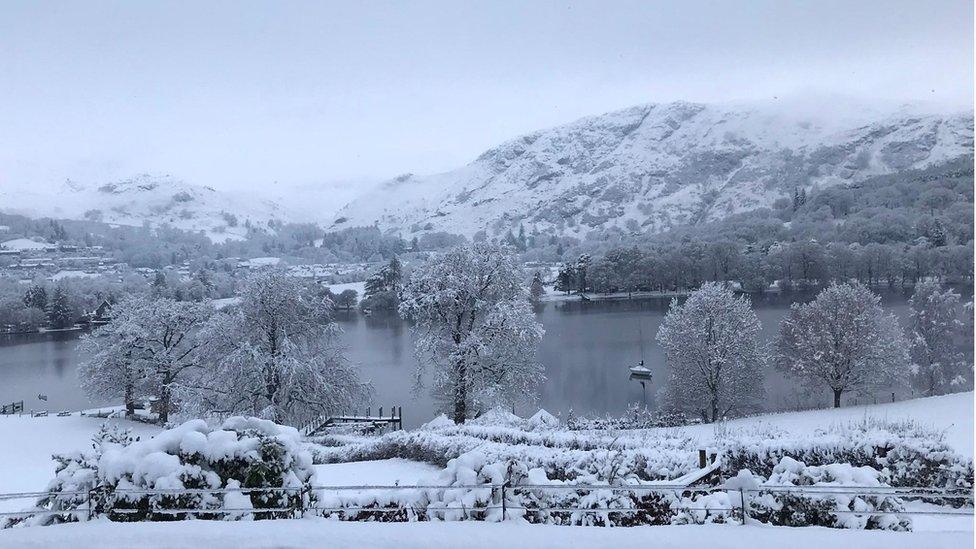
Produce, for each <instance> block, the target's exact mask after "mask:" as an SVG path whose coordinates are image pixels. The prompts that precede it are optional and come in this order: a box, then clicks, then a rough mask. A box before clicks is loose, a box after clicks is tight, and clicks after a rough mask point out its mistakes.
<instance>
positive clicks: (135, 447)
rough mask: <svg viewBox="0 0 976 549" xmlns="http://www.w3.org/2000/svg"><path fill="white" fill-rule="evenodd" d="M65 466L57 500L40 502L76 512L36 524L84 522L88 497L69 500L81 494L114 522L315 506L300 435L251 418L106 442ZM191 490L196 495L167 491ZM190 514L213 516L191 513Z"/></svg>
mask: <svg viewBox="0 0 976 549" xmlns="http://www.w3.org/2000/svg"><path fill="white" fill-rule="evenodd" d="M58 460H59V466H58V472H57V476H56V477H55V479H54V480H53V481H52V482H51V483H50V484H49V486H48V491H50V492H55V493H56V495H54V496H53V497H51V498H44V499H41V500H39V501H38V502H37V510H38V511H46V510H51V509H65V510H71V511H72V513H66V514H63V515H62V514H56V515H53V516H54V517H57V518H55V519H53V520H51V519H49V518H47V517H50V516H52V515H44V514H37V515H35V516H34V517H31V518H29V519H28V520H27V521H26V522H27V523H29V524H51V523H53V522H65V521H74V520H78V513H79V508H80V507H81V506H82V505H84V502H85V498H84V497H80V498H79V497H78V496H77V495H73V494H69V492H73V491H77V490H82V491H85V492H90V493H92V494H93V496H92V501H91V513H92V514H93V515H96V516H105V517H107V518H109V519H110V520H113V521H139V520H179V519H185V518H188V517H190V516H192V517H194V518H200V519H239V518H252V517H253V518H258V519H263V518H279V517H287V516H294V514H295V511H292V509H294V510H299V509H300V508H301V507H302V505H304V504H307V503H308V501H307V498H308V497H309V489H310V488H311V477H312V473H313V469H312V458H311V455H310V454H309V453H308V452H307V451H306V450H305V449H304V448H303V446H302V443H301V437H300V435H299V433H298V431H297V430H296V429H294V428H291V427H285V426H281V425H277V424H275V423H272V422H270V421H267V420H262V419H257V418H244V417H232V418H229V419H227V420H226V421H225V422H224V423H223V425H221V426H220V427H219V428H217V429H212V428H210V427H208V426H207V424H206V422H204V421H202V420H192V421H188V422H186V423H184V424H182V425H179V426H177V427H175V428H173V429H168V430H166V431H162V432H161V433H159V434H157V435H156V436H154V437H153V438H150V439H146V440H131V439H129V438H128V437H125V436H114V437H112V436H103V437H102V438H101V440H99V441H97V443H96V444H95V446H94V448H93V450H91V451H86V452H78V453H74V454H70V455H66V456H63V457H60V458H58ZM187 489H189V490H195V491H193V492H189V493H187V492H180V493H172V492H169V493H168V492H167V491H177V490H180V491H182V490H187ZM227 489H229V490H230V491H229V492H208V491H207V490H227ZM260 489H274V490H260ZM252 490H253V491H252ZM147 492H149V493H147ZM58 494H64V496H62V495H58ZM185 509H190V510H204V511H209V510H212V511H213V512H212V513H210V512H204V513H199V512H195V513H192V515H191V514H190V513H188V512H186V511H183V510H185ZM252 509H276V511H264V512H257V513H252V512H250V511H251V510H252ZM280 509H284V511H281V510H280ZM85 512H87V508H86V509H85Z"/></svg>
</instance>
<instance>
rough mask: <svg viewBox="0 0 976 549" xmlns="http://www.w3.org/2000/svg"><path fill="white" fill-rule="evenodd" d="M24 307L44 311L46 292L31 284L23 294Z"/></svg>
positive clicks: (40, 287)
mask: <svg viewBox="0 0 976 549" xmlns="http://www.w3.org/2000/svg"><path fill="white" fill-rule="evenodd" d="M24 307H27V308H28V309H29V308H35V309H44V308H46V307H47V290H45V289H44V286H41V285H40V284H31V285H30V287H28V288H27V291H26V292H24Z"/></svg>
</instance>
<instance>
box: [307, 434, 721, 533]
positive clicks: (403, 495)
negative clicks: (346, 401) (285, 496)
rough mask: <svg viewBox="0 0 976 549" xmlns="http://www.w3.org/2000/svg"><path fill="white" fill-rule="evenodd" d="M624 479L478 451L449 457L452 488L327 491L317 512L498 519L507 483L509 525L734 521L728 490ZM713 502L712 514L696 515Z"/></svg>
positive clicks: (442, 479) (441, 479)
mask: <svg viewBox="0 0 976 549" xmlns="http://www.w3.org/2000/svg"><path fill="white" fill-rule="evenodd" d="M619 480H620V479H618V482H616V483H615V484H610V483H607V482H605V481H603V482H601V481H600V480H598V479H596V478H592V477H589V478H585V479H583V478H579V479H577V480H574V481H569V482H567V481H563V480H554V479H550V478H549V477H548V476H547V474H546V471H545V470H544V469H542V468H540V467H535V468H532V467H530V466H528V465H527V464H526V463H525V462H523V461H520V460H517V459H508V460H502V461H495V460H493V459H492V457H491V456H490V455H488V454H486V453H485V452H482V451H480V449H479V450H475V451H471V452H467V453H465V454H463V455H461V456H460V457H457V458H455V459H452V460H450V461H449V462H448V464H447V467H446V468H445V469H444V471H442V472H441V473H439V474H438V476H437V477H436V478H433V479H431V480H430V481H429V482H430V484H431V485H436V486H445V488H436V489H430V488H417V489H409V488H407V489H400V490H362V491H356V492H348V491H338V492H327V491H323V492H321V493H317V494H316V497H315V505H316V507H317V509H318V510H317V514H319V515H322V516H327V517H331V518H337V519H340V520H356V521H364V520H365V521H382V522H401V521H418V520H419V521H426V520H446V521H458V520H475V521H489V522H497V521H500V520H502V515H503V513H502V500H501V498H502V490H501V489H500V488H499V487H500V486H501V485H502V484H503V483H505V482H508V483H509V484H508V487H507V488H506V489H505V491H504V494H505V507H506V512H505V513H504V515H505V518H506V519H508V520H525V521H527V522H530V523H543V524H562V525H600V526H637V525H646V524H659V525H661V524H688V523H698V524H701V523H705V522H728V521H734V520H735V519H734V518H733V516H732V515H733V512H732V507H731V506H730V505H729V504H728V503H729V502H728V501H727V495H726V494H724V493H721V494H690V493H689V494H686V495H685V497H682V494H681V493H680V492H681V491H680V490H679V491H666V492H646V491H642V490H628V489H619V488H618V489H612V487H613V486H620V482H619ZM631 482H634V481H631ZM583 485H590V486H597V488H595V489H594V488H590V487H583ZM575 486H580V487H579V488H574V487H575ZM601 486H602V487H601ZM543 487H544V488H543ZM709 505H710V506H711V507H713V509H710V510H708V511H704V512H698V511H696V510H697V509H699V508H702V507H705V506H709ZM570 509H572V510H570Z"/></svg>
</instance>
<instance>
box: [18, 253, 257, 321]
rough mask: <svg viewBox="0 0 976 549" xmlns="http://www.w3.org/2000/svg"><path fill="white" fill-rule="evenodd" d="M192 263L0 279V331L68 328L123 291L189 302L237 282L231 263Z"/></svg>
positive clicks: (224, 292)
mask: <svg viewBox="0 0 976 549" xmlns="http://www.w3.org/2000/svg"><path fill="white" fill-rule="evenodd" d="M192 266H193V268H192V269H191V270H190V273H189V275H188V276H183V275H182V274H181V273H180V272H179V271H177V270H176V269H172V268H166V269H160V270H158V271H156V273H155V275H153V276H151V277H149V278H146V277H145V276H143V275H142V274H139V273H136V272H127V273H124V274H122V275H114V274H113V275H101V276H92V277H70V278H64V279H61V280H48V279H44V278H36V279H34V280H32V281H31V282H29V283H28V284H22V283H20V282H19V281H17V280H14V279H7V278H0V332H2V331H7V332H35V331H37V330H38V329H39V328H41V327H47V328H55V329H63V328H70V327H72V326H74V325H75V324H76V323H78V322H80V321H82V320H84V318H85V316H86V315H89V314H90V313H92V312H93V311H95V309H96V308H97V307H98V306H99V305H101V304H102V302H104V301H108V302H109V304H113V303H115V302H117V301H119V300H121V299H123V298H125V297H127V296H139V295H147V294H151V295H152V296H154V297H164V298H170V299H173V300H176V301H191V302H203V301H206V300H209V299H218V298H224V297H231V296H233V295H234V294H235V292H236V290H237V287H238V285H239V284H240V283H241V279H240V278H239V277H238V276H236V275H237V273H236V272H235V271H234V270H233V267H232V264H231V262H227V261H209V262H207V261H203V260H195V261H194V262H193V263H192Z"/></svg>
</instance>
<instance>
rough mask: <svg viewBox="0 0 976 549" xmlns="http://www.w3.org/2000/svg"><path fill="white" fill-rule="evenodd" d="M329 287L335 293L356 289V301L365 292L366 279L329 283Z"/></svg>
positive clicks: (361, 297)
mask: <svg viewBox="0 0 976 549" xmlns="http://www.w3.org/2000/svg"><path fill="white" fill-rule="evenodd" d="M329 289H330V290H332V293H334V294H335V295H339V294H341V293H342V292H343V291H345V290H356V302H357V303H358V302H360V301H362V299H363V296H364V295H365V294H366V281H365V280H360V281H359V282H343V283H342V284H329Z"/></svg>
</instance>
